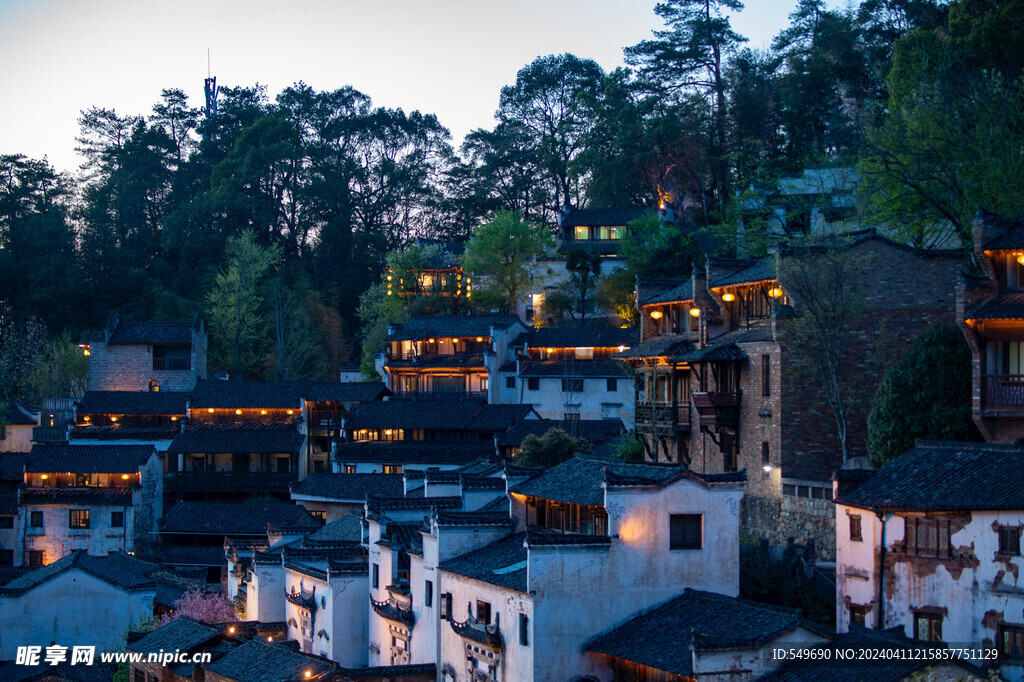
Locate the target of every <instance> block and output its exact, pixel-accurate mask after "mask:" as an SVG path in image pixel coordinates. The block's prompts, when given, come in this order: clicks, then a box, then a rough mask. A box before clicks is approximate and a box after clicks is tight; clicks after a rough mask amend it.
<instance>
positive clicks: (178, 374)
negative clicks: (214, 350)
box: [89, 311, 207, 391]
mask: <svg viewBox="0 0 1024 682" xmlns="http://www.w3.org/2000/svg"><path fill="white" fill-rule="evenodd" d="M206 347H207V336H206V327H205V325H204V324H203V318H202V317H201V316H199V315H196V318H195V319H194V320H193V321H192V322H126V321H122V320H121V319H120V317H119V316H118V314H117V312H116V311H115V312H113V313H111V314H110V319H109V320H108V321H107V326H106V327H105V328H104V329H103V330H102V331H99V332H95V333H94V334H93V336H92V338H91V339H90V340H89V388H90V389H91V390H93V391H147V390H149V391H152V390H156V391H159V390H163V391H190V390H192V388H193V387H194V386H195V385H196V381H197V380H198V379H205V378H206Z"/></svg>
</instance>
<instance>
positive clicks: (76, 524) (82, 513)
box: [68, 509, 92, 530]
mask: <svg viewBox="0 0 1024 682" xmlns="http://www.w3.org/2000/svg"><path fill="white" fill-rule="evenodd" d="M76 516H77V521H76ZM83 519H84V522H83ZM91 527H92V518H91V514H89V510H88V509H69V510H68V528H71V529H73V530H89V529H90V528H91Z"/></svg>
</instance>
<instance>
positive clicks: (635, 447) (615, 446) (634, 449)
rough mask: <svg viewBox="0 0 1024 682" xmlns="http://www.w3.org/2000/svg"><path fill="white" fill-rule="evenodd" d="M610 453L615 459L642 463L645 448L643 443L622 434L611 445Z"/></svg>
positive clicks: (630, 435)
mask: <svg viewBox="0 0 1024 682" xmlns="http://www.w3.org/2000/svg"><path fill="white" fill-rule="evenodd" d="M612 452H613V454H614V456H615V457H616V458H617V459H623V460H626V461H627V462H642V461H644V455H645V454H646V452H647V448H645V447H644V442H643V441H642V440H641V439H639V438H637V437H636V436H634V435H633V434H631V433H624V434H622V435H621V436H619V437H618V438H617V439H616V440H615V441H614V442H613V443H612Z"/></svg>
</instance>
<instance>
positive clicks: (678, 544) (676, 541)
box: [668, 513, 704, 552]
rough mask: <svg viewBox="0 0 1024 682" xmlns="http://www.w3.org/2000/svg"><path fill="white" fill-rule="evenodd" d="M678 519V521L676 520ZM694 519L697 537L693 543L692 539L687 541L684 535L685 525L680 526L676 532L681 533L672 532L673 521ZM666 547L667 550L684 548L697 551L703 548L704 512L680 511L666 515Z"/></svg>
mask: <svg viewBox="0 0 1024 682" xmlns="http://www.w3.org/2000/svg"><path fill="white" fill-rule="evenodd" d="M677 520H678V521H677ZM693 521H696V528H697V538H696V542H695V543H694V542H693V541H692V540H690V541H687V538H686V537H685V536H686V534H687V531H686V527H685V526H683V527H681V528H680V529H679V530H678V532H679V533H681V534H682V536H680V535H676V534H674V533H673V523H682V524H685V523H687V522H693ZM668 548H669V551H673V552H674V551H677V550H685V551H695V550H696V551H699V550H702V549H704V514H700V513H697V514H694V513H681V514H669V515H668Z"/></svg>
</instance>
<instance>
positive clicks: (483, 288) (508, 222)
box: [463, 211, 551, 314]
mask: <svg viewBox="0 0 1024 682" xmlns="http://www.w3.org/2000/svg"><path fill="white" fill-rule="evenodd" d="M550 243H551V237H550V235H548V234H547V231H546V230H545V229H544V228H542V227H539V226H538V225H536V224H534V223H532V222H530V221H529V220H526V219H524V218H523V215H522V213H520V212H519V211H498V213H497V214H496V215H495V216H494V219H493V220H491V221H490V222H489V223H486V224H484V225H482V226H480V227H479V228H477V230H476V232H475V233H474V234H473V238H472V239H471V240H470V241H469V243H468V244H467V245H466V257H465V259H464V260H463V267H464V268H465V269H466V271H468V272H470V273H471V274H472V275H473V279H474V282H473V283H474V284H476V286H475V287H474V288H473V292H472V294H473V297H474V300H475V301H476V303H477V304H478V305H481V306H483V307H491V308H500V309H501V310H503V311H504V312H507V313H513V314H514V313H515V311H516V304H517V303H518V302H519V299H520V298H522V297H523V295H524V294H525V293H526V290H527V288H528V287H529V286H530V285H531V284H534V285H536V284H538V280H539V279H540V278H541V273H540V272H538V267H537V264H536V262H535V261H536V259H537V257H539V256H541V255H543V254H544V250H545V248H546V247H547V246H548V245H549V244H550Z"/></svg>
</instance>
